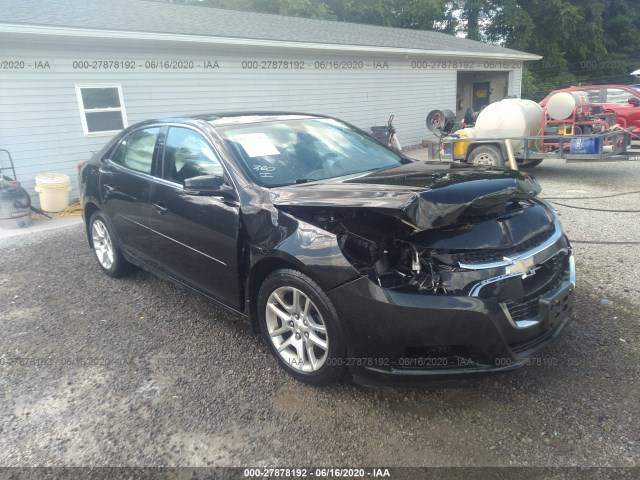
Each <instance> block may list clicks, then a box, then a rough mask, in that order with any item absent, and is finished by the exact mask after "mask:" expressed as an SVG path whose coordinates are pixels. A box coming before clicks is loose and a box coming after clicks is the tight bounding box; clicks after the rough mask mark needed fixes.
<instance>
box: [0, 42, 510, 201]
mask: <svg viewBox="0 0 640 480" xmlns="http://www.w3.org/2000/svg"><path fill="white" fill-rule="evenodd" d="M0 60H10V61H23V62H25V63H24V65H25V67H24V68H18V69H11V70H4V71H2V72H0V75H1V77H0V148H5V149H7V150H9V151H10V152H11V154H12V156H13V159H14V162H15V165H16V170H17V175H18V179H19V180H21V182H22V183H23V185H24V186H25V187H26V188H27V189H28V190H29V191H30V192H31V193H32V194H34V191H33V186H34V183H35V175H36V174H38V173H42V172H59V173H65V174H67V175H70V176H71V177H72V180H73V185H74V190H73V191H72V194H71V196H72V198H74V197H75V196H77V190H76V165H77V163H78V162H81V161H83V160H86V159H87V158H89V157H90V155H91V151H95V150H99V149H100V148H101V147H102V145H104V144H105V143H106V141H107V140H108V138H109V136H99V137H85V136H84V134H83V131H82V125H81V120H80V111H79V107H78V104H77V99H76V93H75V85H77V84H101V83H118V84H120V85H121V86H122V92H123V97H124V101H125V105H124V106H125V109H126V114H127V120H128V123H129V125H131V124H133V123H135V122H138V121H140V120H145V119H149V118H153V117H162V116H175V115H180V114H190V113H205V112H227V111H238V110H257V111H266V110H285V111H302V112H310V113H321V114H327V115H332V116H336V117H338V118H341V119H343V120H346V121H348V122H350V123H353V124H355V125H357V126H358V127H360V128H363V129H365V130H367V131H368V129H369V127H371V126H373V125H385V124H386V122H387V119H388V117H389V115H391V114H394V115H395V120H394V124H395V126H396V128H397V130H398V136H399V139H400V142H401V143H402V144H403V145H414V144H418V143H420V142H421V141H422V140H423V139H425V138H431V139H433V136H431V134H430V133H429V132H428V131H427V129H426V126H425V117H426V115H427V113H428V112H429V111H431V110H432V109H436V108H438V109H442V108H450V109H454V108H455V99H456V75H457V69H456V68H455V67H456V66H457V65H455V64H453V62H451V61H447V62H445V63H438V60H437V59H430V58H415V59H414V58H411V59H408V58H404V57H400V56H396V57H395V58H392V57H384V56H379V57H367V56H340V55H326V54H322V53H314V52H309V51H301V52H300V53H297V54H296V53H291V52H289V51H287V52H278V51H269V52H266V51H264V50H260V51H258V50H250V49H247V50H242V51H230V50H229V49H226V50H221V49H220V47H216V48H213V47H209V46H205V45H198V46H194V47H192V48H185V47H182V48H167V47H166V46H163V47H162V48H159V47H150V46H135V47H129V48H125V47H123V46H122V45H119V44H116V45H104V44H102V45H95V44H94V45H86V46H80V45H79V44H78V43H76V44H75V45H73V44H56V43H49V44H43V43H31V44H21V45H19V44H15V43H14V44H11V43H6V42H5V45H4V47H3V51H2V53H1V57H0ZM100 60H106V61H118V62H123V61H128V62H132V61H135V65H136V68H135V69H130V68H121V67H119V68H115V67H114V66H113V64H111V67H106V68H105V67H104V65H98V68H96V69H93V66H94V65H93V62H94V61H100ZM165 61H176V62H178V61H182V62H183V63H182V65H183V66H185V65H186V66H187V67H189V66H190V64H189V63H188V62H191V61H193V65H194V68H183V69H171V68H169V69H167V68H161V67H159V66H158V65H160V64H162V67H164V66H165V65H164V62H165ZM243 61H244V62H253V63H251V64H249V63H245V64H244V65H243ZM335 61H339V62H346V63H340V65H338V66H341V67H346V68H335V65H334V64H333V62H335ZM416 61H420V62H422V63H421V64H420V65H421V68H416V67H417V64H416V63H415V62H416ZM463 61H464V62H465V63H464V68H467V69H475V70H483V69H484V67H486V66H487V65H488V64H487V63H485V62H484V61H483V60H482V59H471V58H470V59H460V62H461V63H460V65H461V66H462V62H463ZM38 62H40V63H38ZM45 62H46V63H45ZM74 62H75V64H74ZM78 62H89V63H88V67H89V68H83V67H85V66H87V64H86V63H85V64H82V63H78ZM148 62H149V63H148ZM153 62H156V63H155V64H154V63H153ZM185 62H187V63H186V64H185ZM206 62H209V63H208V65H209V66H213V67H215V62H217V65H218V67H217V68H205V66H206ZM255 62H257V67H258V68H246V67H248V66H256V63H255ZM262 62H266V63H264V64H263V63H262ZM268 62H278V63H277V64H274V63H268ZM292 62H299V63H297V64H293V63H292ZM300 62H304V68H291V67H289V68H284V65H292V66H294V67H295V66H297V67H299V66H300V65H301V63H300ZM316 62H324V63H316ZM360 62H361V63H360ZM425 62H426V63H425ZM36 65H40V66H44V68H36V67H35V66H36ZM47 65H48V67H47ZM274 65H275V66H277V67H278V68H274ZM129 66H131V64H129ZM376 66H378V67H380V68H375V67H376ZM243 67H245V68H243ZM263 67H265V68H263ZM349 67H351V68H349ZM360 67H362V68H360ZM511 76H512V78H514V79H515V80H516V82H518V81H519V80H520V78H521V74H520V72H515V74H512V75H511ZM510 89H513V90H514V91H516V92H519V91H520V85H519V84H514V85H510ZM0 161H2V165H3V166H4V165H6V162H4V160H3V159H0ZM34 199H36V202H37V197H35V196H34Z"/></svg>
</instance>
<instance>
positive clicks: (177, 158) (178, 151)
mask: <svg viewBox="0 0 640 480" xmlns="http://www.w3.org/2000/svg"><path fill="white" fill-rule="evenodd" d="M201 175H215V176H218V177H222V176H224V170H223V168H222V165H221V164H220V161H219V160H218V158H217V156H216V154H215V153H214V151H213V149H212V148H211V145H209V142H207V140H206V139H205V138H204V137H203V136H202V135H200V134H199V133H198V132H196V131H194V130H191V129H189V128H180V127H171V128H170V129H169V134H168V135H167V140H166V142H165V148H164V161H163V178H165V179H167V180H171V181H173V182H177V183H183V182H184V181H185V180H186V179H187V178H192V177H199V176H201Z"/></svg>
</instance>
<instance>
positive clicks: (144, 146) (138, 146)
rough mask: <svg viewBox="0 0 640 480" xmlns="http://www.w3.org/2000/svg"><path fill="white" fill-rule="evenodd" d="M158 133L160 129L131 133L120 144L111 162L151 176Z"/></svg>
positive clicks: (146, 129) (147, 129)
mask: <svg viewBox="0 0 640 480" xmlns="http://www.w3.org/2000/svg"><path fill="white" fill-rule="evenodd" d="M159 133H160V127H154V128H145V129H144V130H137V131H135V132H132V133H131V134H129V135H128V136H127V138H125V139H124V140H123V141H122V143H120V146H118V148H117V149H116V151H115V152H114V154H113V155H112V157H111V160H112V161H114V162H116V163H119V164H120V165H122V166H124V167H127V168H130V169H132V170H136V171H137V172H142V173H147V174H151V166H152V164H153V152H154V151H155V146H156V140H157V139H158V134H159Z"/></svg>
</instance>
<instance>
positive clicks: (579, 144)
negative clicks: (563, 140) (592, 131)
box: [569, 138, 600, 153]
mask: <svg viewBox="0 0 640 480" xmlns="http://www.w3.org/2000/svg"><path fill="white" fill-rule="evenodd" d="M599 151H600V139H599V138H573V139H571V145H570V146H569V152H570V153H598V152H599Z"/></svg>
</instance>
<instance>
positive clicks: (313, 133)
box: [217, 118, 402, 186]
mask: <svg viewBox="0 0 640 480" xmlns="http://www.w3.org/2000/svg"><path fill="white" fill-rule="evenodd" d="M217 130H218V133H220V134H221V135H222V136H223V138H224V139H225V141H226V142H227V144H228V146H229V147H230V149H231V150H233V151H234V152H235V153H236V154H237V156H238V157H239V158H240V159H241V160H242V162H243V163H244V164H245V165H246V167H247V170H249V171H250V172H251V175H252V176H253V178H254V180H255V181H256V182H257V183H259V184H261V185H266V186H273V185H285V184H292V183H295V182H296V181H305V180H306V181H313V180H323V179H326V178H333V177H339V176H344V175H350V174H355V173H362V172H367V171H371V170H377V169H382V168H390V167H395V166H398V165H400V164H401V163H402V162H401V159H400V156H398V155H397V154H395V153H394V152H392V151H391V150H389V149H387V148H385V147H383V146H382V145H380V144H379V143H378V142H376V141H374V140H373V139H372V138H371V137H369V136H367V135H364V134H363V133H362V132H360V131H358V130H356V129H354V128H351V127H349V126H348V125H345V124H344V123H341V122H339V121H337V120H333V119H329V118H290V119H284V120H276V121H267V122H255V123H244V124H242V123H240V124H232V125H228V126H219V127H217Z"/></svg>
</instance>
